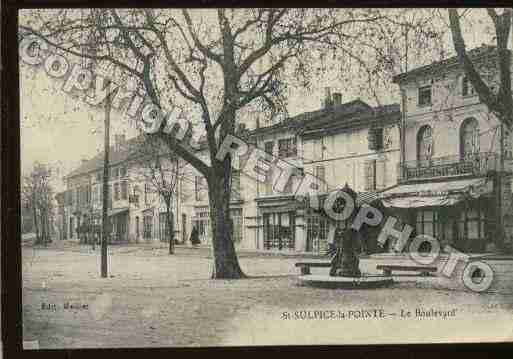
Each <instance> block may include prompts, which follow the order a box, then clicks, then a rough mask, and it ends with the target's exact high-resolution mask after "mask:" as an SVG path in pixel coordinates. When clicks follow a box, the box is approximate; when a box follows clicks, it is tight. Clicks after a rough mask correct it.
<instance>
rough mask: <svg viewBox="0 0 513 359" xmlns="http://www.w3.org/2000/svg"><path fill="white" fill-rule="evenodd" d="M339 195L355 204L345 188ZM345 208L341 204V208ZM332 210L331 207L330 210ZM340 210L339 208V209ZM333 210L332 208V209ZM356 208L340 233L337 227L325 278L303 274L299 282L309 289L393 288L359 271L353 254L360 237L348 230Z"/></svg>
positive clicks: (385, 278) (383, 279) (382, 278)
mask: <svg viewBox="0 0 513 359" xmlns="http://www.w3.org/2000/svg"><path fill="white" fill-rule="evenodd" d="M342 191H344V192H346V193H347V194H349V196H350V197H351V198H352V199H353V203H355V204H356V199H357V194H356V192H354V191H353V190H352V189H351V188H350V187H349V186H348V185H347V184H346V185H345V187H344V188H343V189H342ZM345 205H346V204H344V206H345ZM334 207H335V206H334ZM339 209H340V208H339ZM334 210H335V208H334ZM356 213H358V210H357V208H356V209H355V210H354V211H352V214H351V216H350V217H349V218H348V220H346V226H345V228H344V229H342V228H340V227H339V226H337V228H336V230H335V235H334V240H333V243H330V248H329V249H328V255H330V256H331V257H332V259H331V267H330V271H329V274H326V275H319V274H307V275H302V276H300V277H299V280H300V281H301V282H302V283H304V284H306V285H310V286H315V287H324V288H342V289H366V288H380V287H386V286H389V285H391V284H393V279H392V278H391V277H388V276H383V275H370V274H365V273H362V272H361V271H360V259H359V258H358V255H357V254H356V248H355V247H356V245H357V244H360V245H361V243H362V241H361V233H359V232H357V231H356V230H354V229H353V228H351V223H353V221H354V218H355V216H356Z"/></svg>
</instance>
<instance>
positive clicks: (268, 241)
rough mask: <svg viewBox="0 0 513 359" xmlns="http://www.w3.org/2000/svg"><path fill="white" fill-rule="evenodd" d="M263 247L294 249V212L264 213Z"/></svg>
mask: <svg viewBox="0 0 513 359" xmlns="http://www.w3.org/2000/svg"><path fill="white" fill-rule="evenodd" d="M263 217H264V248H265V249H271V248H272V249H278V250H282V249H294V245H295V237H296V236H295V219H296V218H295V213H294V212H281V213H265V214H264V216H263Z"/></svg>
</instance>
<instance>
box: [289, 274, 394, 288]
mask: <svg viewBox="0 0 513 359" xmlns="http://www.w3.org/2000/svg"><path fill="white" fill-rule="evenodd" d="M299 281H300V282H301V283H302V284H305V285H308V286H311V287H318V288H332V289H373V288H383V287H388V286H390V285H392V284H393V283H394V280H393V279H392V278H391V277H385V276H379V275H376V276H362V277H332V276H329V275H321V274H307V275H302V276H299Z"/></svg>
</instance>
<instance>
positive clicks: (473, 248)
mask: <svg viewBox="0 0 513 359" xmlns="http://www.w3.org/2000/svg"><path fill="white" fill-rule="evenodd" d="M381 201H382V203H383V205H384V206H385V208H387V210H388V211H389V213H387V215H393V216H395V217H396V218H397V219H398V220H399V223H398V224H397V225H396V226H397V228H402V225H403V224H406V223H407V224H409V225H411V226H412V227H413V229H414V231H413V233H412V237H413V236H416V235H420V234H426V235H429V236H432V237H434V238H436V239H438V240H439V242H440V244H441V245H442V247H443V246H444V245H450V246H451V247H453V248H456V249H458V250H460V251H462V252H465V253H484V252H489V251H493V250H494V249H495V246H494V235H495V234H496V227H497V223H496V217H497V216H496V213H497V212H496V205H495V200H494V196H493V180H491V179H489V178H486V177H483V178H472V179H458V180H452V181H440V182H429V183H416V184H403V185H398V186H396V187H394V188H391V189H389V190H387V191H385V192H383V193H382V194H381ZM392 247H393V245H392V244H388V245H387V248H388V249H391V248H392Z"/></svg>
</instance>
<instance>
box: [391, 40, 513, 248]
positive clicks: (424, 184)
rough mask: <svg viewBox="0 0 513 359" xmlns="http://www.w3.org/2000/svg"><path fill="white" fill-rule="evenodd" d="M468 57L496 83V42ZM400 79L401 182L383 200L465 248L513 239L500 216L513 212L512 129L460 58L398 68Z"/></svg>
mask: <svg viewBox="0 0 513 359" xmlns="http://www.w3.org/2000/svg"><path fill="white" fill-rule="evenodd" d="M470 56H471V59H472V61H473V63H474V64H475V66H476V68H477V69H478V71H479V72H480V73H481V75H482V76H483V78H484V79H485V81H486V82H487V83H488V85H489V86H490V87H491V88H492V90H494V91H495V90H497V89H498V84H497V82H498V71H496V69H497V65H496V64H497V51H496V50H495V48H493V47H487V46H483V47H480V48H477V49H474V50H472V51H471V52H470ZM494 69H495V70H494ZM394 82H395V83H397V84H398V85H399V87H400V89H401V93H402V96H403V104H402V114H403V119H402V121H403V123H404V126H403V131H404V133H403V135H404V139H405V140H404V142H403V146H402V161H401V164H400V166H399V172H398V179H399V180H398V182H399V183H398V185H397V186H395V187H393V188H391V189H388V190H386V191H384V192H383V193H382V199H383V203H384V204H385V206H387V207H389V208H391V210H392V212H393V213H394V214H396V215H397V216H398V217H399V218H400V219H401V221H402V222H403V223H409V224H411V225H412V226H413V227H414V229H415V230H414V233H413V235H415V234H428V235H432V236H434V237H436V238H438V239H439V240H440V241H441V242H442V243H443V244H450V245H452V246H453V247H455V248H457V249H459V250H463V251H466V252H484V251H491V250H494V249H495V248H496V244H497V243H495V241H494V238H500V239H502V238H504V237H506V241H511V233H509V234H508V233H506V234H504V233H501V230H502V228H504V227H503V226H501V225H500V221H499V219H500V217H502V218H504V216H505V215H506V214H507V213H511V177H510V172H509V170H508V168H509V167H510V164H511V162H510V160H511V153H512V142H511V141H512V138H511V134H510V133H509V131H507V130H506V129H505V128H504V126H502V127H501V124H500V122H499V121H498V120H497V118H496V117H495V115H494V114H493V113H491V112H490V111H489V110H488V108H487V107H486V106H485V105H484V104H483V103H482V102H480V100H479V98H478V96H477V94H476V93H475V92H474V90H473V89H472V86H471V85H470V83H469V81H468V79H467V78H466V77H465V74H464V72H463V69H462V68H461V67H460V66H459V64H458V61H457V59H456V58H455V57H453V58H450V59H448V60H445V61H442V62H435V63H432V64H430V65H427V66H423V67H420V68H416V69H414V70H411V71H409V72H406V73H402V74H399V75H397V76H395V78H394ZM501 136H502V141H503V150H502V151H501ZM501 156H503V159H504V163H505V166H502V164H501ZM501 182H502V185H501V186H500V183H501ZM502 224H503V225H504V224H506V232H508V231H510V228H509V227H508V226H507V224H508V223H507V221H504V220H503V221H502ZM399 227H400V226H399ZM499 227H501V228H499ZM508 237H509V238H508Z"/></svg>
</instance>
